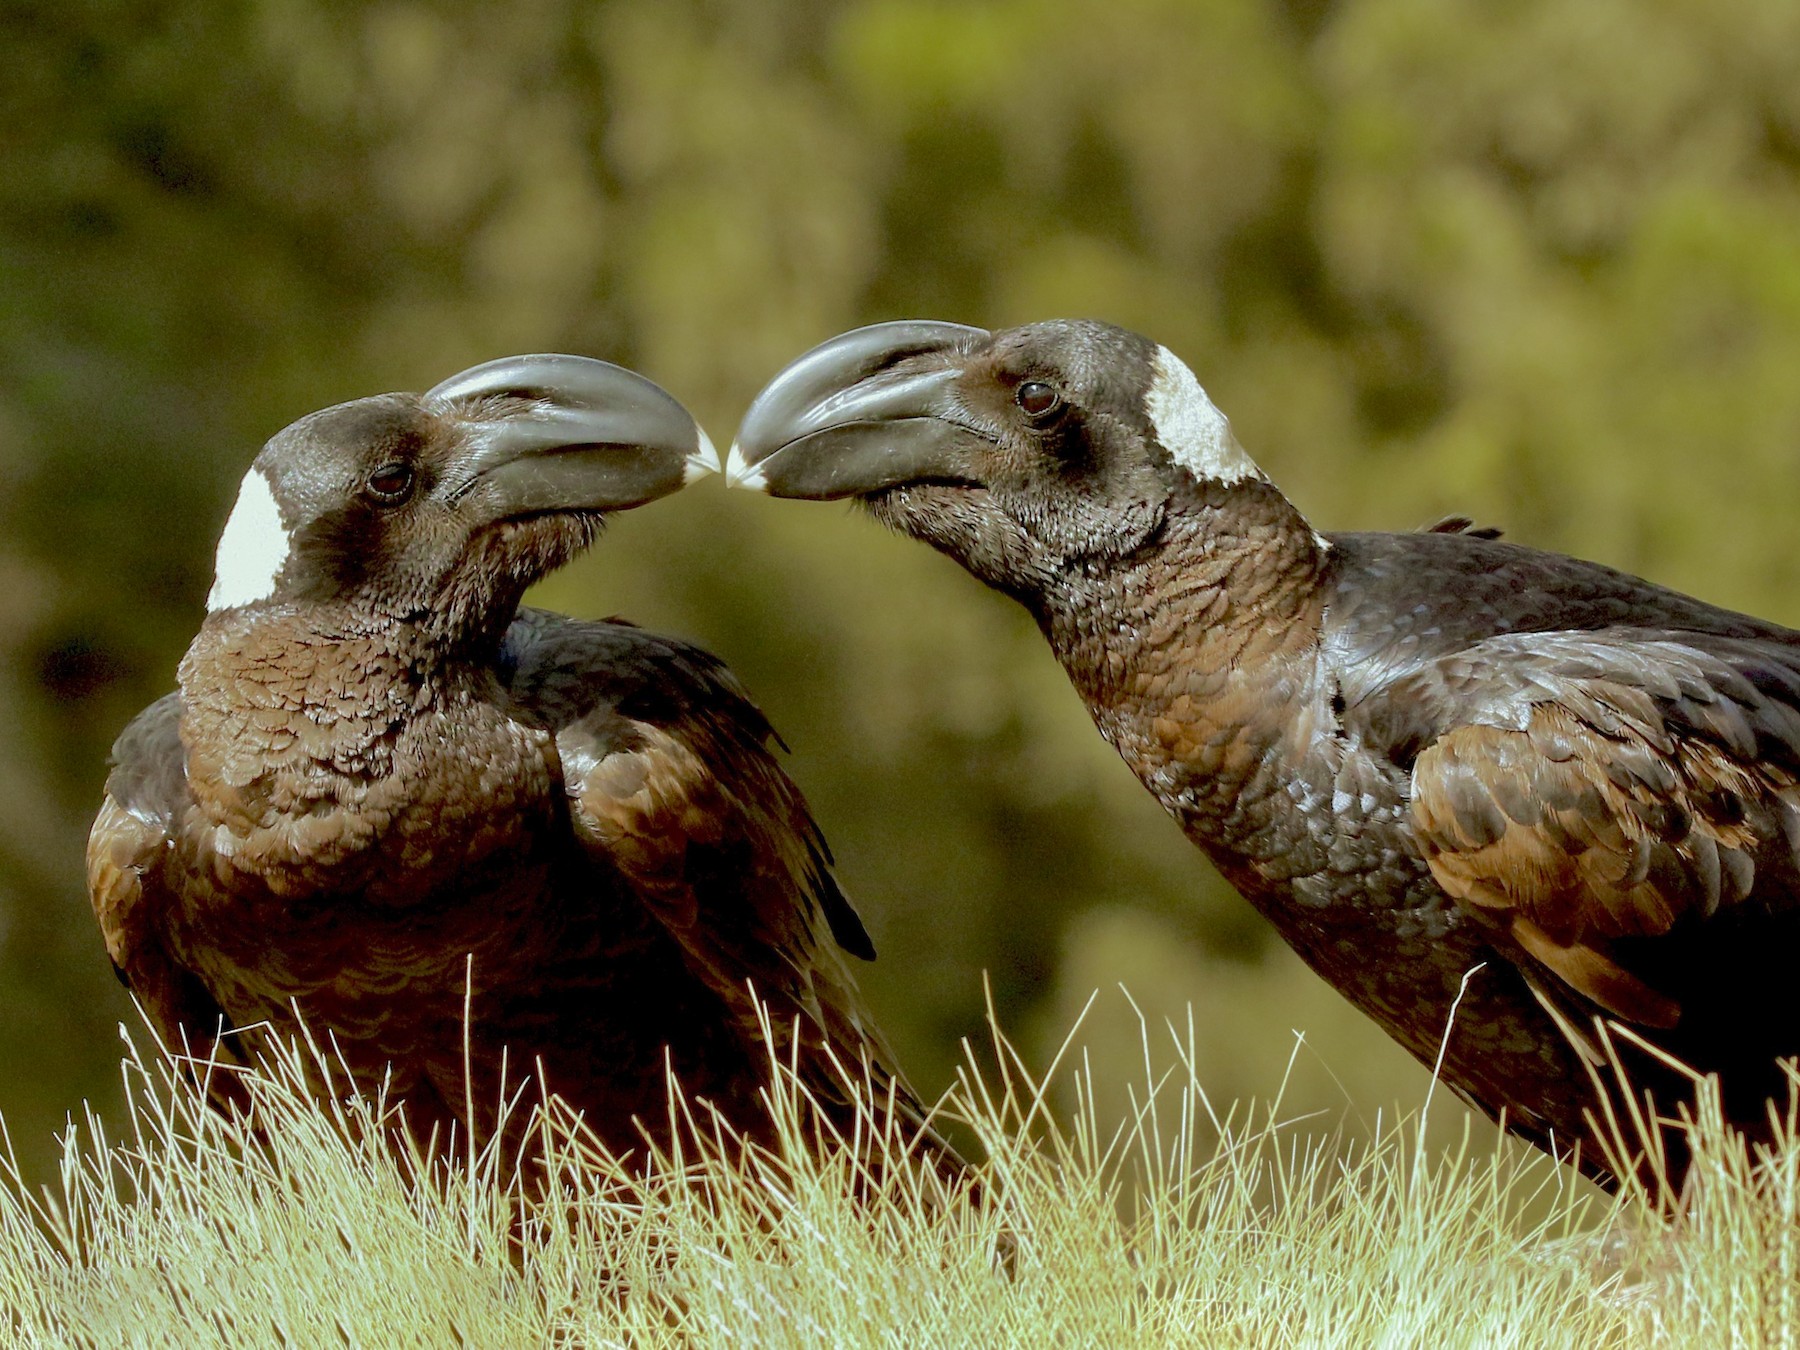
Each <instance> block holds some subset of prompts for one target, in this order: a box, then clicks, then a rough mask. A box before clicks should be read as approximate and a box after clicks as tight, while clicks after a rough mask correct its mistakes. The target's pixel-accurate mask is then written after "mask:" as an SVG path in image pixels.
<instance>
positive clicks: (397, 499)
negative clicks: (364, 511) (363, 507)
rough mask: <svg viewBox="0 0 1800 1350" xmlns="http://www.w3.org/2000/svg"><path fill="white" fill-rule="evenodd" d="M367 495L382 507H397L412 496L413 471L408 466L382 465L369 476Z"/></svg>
mask: <svg viewBox="0 0 1800 1350" xmlns="http://www.w3.org/2000/svg"><path fill="white" fill-rule="evenodd" d="M365 486H366V487H367V489H368V493H369V495H370V496H371V497H373V498H374V499H375V500H376V501H378V502H380V503H381V504H382V505H383V506H398V505H399V504H400V503H401V502H403V501H405V500H406V499H407V498H408V497H410V496H411V495H412V487H413V471H412V466H411V465H408V464H398V463H396V464H383V465H382V466H381V467H380V468H379V469H377V470H375V472H374V473H372V474H370V475H369V481H368V483H367V484H366V485H365Z"/></svg>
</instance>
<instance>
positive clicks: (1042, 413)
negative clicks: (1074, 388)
mask: <svg viewBox="0 0 1800 1350" xmlns="http://www.w3.org/2000/svg"><path fill="white" fill-rule="evenodd" d="M1013 402H1014V403H1017V404H1018V405H1019V411H1020V412H1022V413H1024V414H1025V415H1026V416H1027V417H1029V418H1030V419H1031V420H1032V421H1034V422H1041V421H1043V420H1044V419H1045V418H1047V417H1049V416H1050V415H1051V414H1052V413H1054V412H1055V411H1056V410H1057V409H1058V408H1060V407H1062V395H1061V394H1059V393H1057V392H1056V390H1054V389H1052V388H1051V387H1050V386H1049V385H1047V384H1045V383H1044V382H1043V381H1042V380H1027V381H1025V383H1024V384H1022V385H1020V386H1019V388H1018V390H1017V391H1016V392H1015V393H1014V394H1013Z"/></svg>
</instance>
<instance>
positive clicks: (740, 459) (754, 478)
mask: <svg viewBox="0 0 1800 1350" xmlns="http://www.w3.org/2000/svg"><path fill="white" fill-rule="evenodd" d="M725 485H726V486H727V487H739V488H749V489H750V490H751V491H752V492H761V491H763V490H764V489H765V488H767V487H768V482H767V480H765V479H764V478H763V471H762V465H760V464H752V463H750V462H749V461H748V460H746V459H745V458H744V451H743V448H742V447H741V446H739V445H738V443H737V442H736V441H733V442H732V443H731V453H730V454H729V455H727V456H726V457H725Z"/></svg>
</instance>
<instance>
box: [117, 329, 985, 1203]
mask: <svg viewBox="0 0 1800 1350" xmlns="http://www.w3.org/2000/svg"><path fill="white" fill-rule="evenodd" d="M715 467H716V455H715V454H714V453H713V450H712V447H711V445H710V444H709V443H708V442H707V441H706V438H705V436H704V434H703V433H702V432H701V430H700V428H699V427H698V426H697V425H696V423H695V422H694V420H693V418H692V417H691V416H690V415H689V414H688V413H687V411H686V410H685V409H684V408H683V407H682V406H681V405H680V404H679V403H677V402H676V401H675V400H674V399H673V398H671V397H669V395H667V394H666V393H664V392H663V391H662V390H661V389H659V388H658V387H657V386H655V385H654V384H652V383H651V382H650V381H648V380H646V379H644V378H643V377H641V376H639V375H636V374H634V373H632V372H630V371H627V370H624V369H622V368H620V367H618V366H614V365H610V364H607V363H605V362H602V361H595V360H590V359H587V358H583V357H574V356H556V355H541V356H520V357H511V358H507V359H503V360H499V361H493V362H489V363H487V364H485V365H481V366H477V367H475V368H474V369H472V370H468V371H465V372H463V373H462V374H460V375H456V376H454V377H452V378H451V379H449V380H447V381H445V382H444V383H442V384H440V385H438V386H437V387H436V388H434V389H432V390H430V391H429V392H428V393H425V394H423V395H415V394H386V395H381V396H378V397H373V398H365V399H360V400H357V401H355V402H351V403H345V404H341V405H339V406H337V407H333V408H328V409H325V410H324V411H321V412H317V413H313V414H312V415H310V416H308V417H304V418H302V419H300V420H299V421H298V422H295V423H294V424H293V425H291V426H289V427H288V428H287V429H286V430H284V431H282V432H281V433H280V434H278V435H277V436H275V437H274V439H272V440H271V441H270V442H269V443H268V444H267V446H266V447H264V449H263V450H262V452H261V454H260V455H258V456H257V458H256V460H255V462H254V464H253V465H252V467H251V469H250V471H249V472H248V473H247V475H246V476H245V478H244V480H243V486H242V489H241V491H240V493H239V495H238V499H237V505H236V507H235V508H234V509H233V511H232V513H231V517H230V520H229V522H228V523H227V525H226V526H225V530H224V534H223V537H222V539H221V541H220V545H219V550H218V568H217V579H216V581H215V583H214V586H213V589H212V593H211V596H210V599H209V603H208V611H209V612H208V613H207V616H206V619H205V622H204V623H203V624H202V626H201V629H200V632H199V635H198V636H197V637H196V638H195V639H194V641H193V644H192V646H190V647H189V649H188V651H187V654H186V656H185V657H184V658H183V660H182V662H181V665H180V672H179V686H180V687H179V689H178V690H177V691H176V692H174V693H171V694H169V695H167V696H166V697H164V698H162V699H160V700H159V701H157V702H156V703H154V704H152V705H151V706H150V707H149V708H148V709H146V710H145V711H144V712H143V713H142V714H140V715H139V716H138V718H137V719H136V720H135V721H133V722H132V723H131V724H130V725H129V726H128V727H127V728H126V730H125V731H124V733H123V734H122V735H121V736H120V738H119V740H118V743H117V746H116V747H115V750H114V767H113V769H112V773H111V776H110V778H109V780H108V782H107V789H106V797H105V801H104V804H103V805H102V806H101V808H100V812H99V816H98V819H97V820H96V821H95V823H94V827H93V832H92V835H91V837H90V841H89V846H88V879H89V888H90V892H91V896H92V899H93V904H94V910H95V913H96V915H97V916H98V918H99V921H100V927H101V929H102V931H103V933H104V935H105V939H106V946H107V950H108V952H109V953H110V954H111V957H112V960H113V963H114V965H115V966H116V968H117V969H118V971H119V974H120V976H121V978H122V979H123V980H124V981H125V982H126V984H127V985H128V986H129V988H130V989H131V991H132V992H133V994H134V995H135V996H136V998H137V999H138V1001H139V1002H140V1004H141V1005H142V1007H143V1009H144V1011H145V1012H146V1013H147V1014H148V1016H149V1018H150V1019H151V1021H152V1023H153V1025H154V1026H155V1027H156V1028H157V1030H158V1032H159V1033H160V1034H161V1035H162V1036H163V1037H164V1038H165V1039H166V1040H167V1041H169V1042H171V1043H173V1044H175V1045H177V1046H179V1045H181V1044H182V1043H183V1042H185V1043H186V1044H188V1045H189V1046H191V1047H192V1048H193V1049H194V1050H195V1051H196V1052H197V1053H200V1054H206V1053H212V1052H217V1053H220V1054H221V1055H224V1056H228V1057H229V1056H236V1057H239V1058H241V1059H246V1060H248V1059H252V1058H254V1056H255V1055H256V1054H257V1053H258V1052H259V1050H260V1048H261V1046H262V1044H263V1040H264V1038H265V1037H267V1036H268V1035H270V1034H271V1033H280V1032H288V1031H292V1029H293V1028H294V1027H295V1018H296V1015H298V1016H299V1017H300V1018H302V1019H304V1021H305V1023H306V1024H307V1025H308V1026H310V1027H311V1028H313V1029H315V1030H317V1031H319V1032H320V1033H328V1034H329V1036H330V1038H331V1040H332V1041H333V1042H334V1043H335V1047H336V1051H337V1053H338V1055H339V1056H341V1058H342V1060H343V1062H344V1064H345V1065H346V1066H347V1067H348V1068H349V1070H350V1071H351V1073H352V1075H353V1076H354V1078H355V1079H356V1081H357V1083H358V1084H359V1085H360V1086H361V1087H362V1088H364V1089H365V1090H367V1091H371V1092H373V1091H374V1090H376V1089H377V1088H378V1087H380V1086H381V1085H383V1084H385V1085H386V1089H387V1092H388V1094H389V1097H390V1099H395V1100H397V1101H399V1102H400V1103H402V1104H403V1107H404V1112H405V1119H406V1124H407V1127H408V1128H410V1129H411V1130H412V1131H413V1133H414V1135H415V1137H416V1138H418V1139H420V1140H427V1139H429V1138H431V1137H432V1135H433V1133H434V1132H436V1134H437V1136H438V1137H439V1138H440V1139H443V1138H445V1137H447V1132H448V1131H451V1130H452V1129H455V1128H456V1127H458V1126H461V1127H462V1128H463V1129H465V1130H469V1131H472V1132H473V1133H474V1134H475V1135H476V1136H478V1137H490V1136H491V1124H492V1120H493V1118H494V1115H495V1112H496V1109H497V1107H498V1104H499V1102H500V1101H501V1099H502V1098H503V1097H504V1096H506V1095H507V1094H509V1093H512V1092H515V1091H517V1090H518V1088H519V1086H520V1085H521V1084H523V1083H529V1082H530V1081H531V1080H533V1079H536V1078H538V1077H539V1076H540V1074H541V1078H542V1082H543V1084H544V1085H545V1086H547V1088H548V1090H549V1091H550V1092H551V1093H553V1094H555V1095H556V1097H558V1098H560V1099H561V1100H562V1102H563V1103H565V1104H566V1105H567V1106H568V1107H570V1108H572V1109H573V1110H574V1111H577V1112H579V1113H581V1115H582V1116H583V1117H584V1119H585V1121H586V1123H587V1125H588V1126H590V1127H591V1128H592V1129H593V1130H594V1131H595V1132H596V1133H597V1134H598V1135H599V1137H600V1138H601V1140H602V1141H603V1142H604V1143H605V1144H607V1145H608V1146H609V1147H611V1148H612V1149H613V1150H615V1151H618V1152H621V1153H623V1152H626V1151H629V1150H631V1149H633V1148H634V1147H638V1146H639V1145H641V1143H642V1142H643V1139H644V1138H645V1136H646V1134H647V1136H648V1137H649V1138H651V1139H655V1140H661V1141H663V1142H666V1134H667V1129H668V1126H669V1110H668V1097H667V1091H668V1080H667V1074H666V1073H665V1066H666V1068H667V1069H668V1071H670V1072H672V1073H673V1075H674V1076H675V1078H676V1079H678V1080H679V1082H680V1084H681V1086H682V1087H683V1088H684V1089H685V1090H686V1091H687V1092H688V1093H689V1094H690V1096H691V1097H693V1098H698V1099H703V1100H704V1101H706V1102H707V1103H709V1104H710V1105H711V1106H712V1107H714V1108H716V1109H717V1110H718V1111H719V1112H721V1113H722V1114H723V1115H724V1116H725V1117H726V1118H727V1120H728V1121H729V1122H730V1123H731V1124H732V1125H733V1126H735V1127H736V1128H737V1129H738V1130H740V1131H743V1132H745V1133H747V1134H749V1135H751V1136H752V1137H757V1136H758V1135H759V1134H760V1133H761V1132H762V1131H764V1130H766V1129H767V1128H768V1125H769V1119H770V1118H769V1114H768V1112H767V1110H766V1108H765V1105H764V1103H763V1102H762V1101H760V1100H759V1094H760V1093H762V1092H763V1091H764V1090H765V1089H766V1088H767V1087H768V1085H769V1083H770V1080H771V1078H772V1067H771V1066H772V1062H773V1061H774V1060H780V1061H782V1062H787V1061H789V1060H790V1058H793V1059H795V1060H797V1062H798V1064H799V1066H800V1074H801V1081H802V1082H803V1083H804V1084H805V1085H806V1087H807V1088H808V1089H809V1090H810V1092H811V1094H812V1095H813V1096H814V1097H815V1098H817V1099H818V1100H819V1101H820V1102H821V1103H823V1104H824V1106H825V1107H826V1108H827V1109H828V1111H844V1110H846V1109H847V1107H848V1102H849V1093H848V1092H847V1089H846V1082H845V1073H846V1072H847V1073H850V1074H854V1075H861V1074H865V1073H866V1074H867V1075H868V1080H869V1082H870V1083H871V1084H872V1085H873V1086H874V1087H875V1089H876V1090H877V1091H878V1092H892V1093H893V1094H894V1096H895V1097H896V1099H897V1101H898V1103H899V1105H900V1108H901V1111H902V1113H903V1115H904V1116H905V1117H907V1118H908V1119H910V1120H911V1121H912V1122H914V1123H916V1124H919V1125H922V1124H923V1120H924V1114H925V1113H924V1111H923V1109H922V1108H921V1107H920V1104H919V1102H918V1100H917V1099H916V1098H915V1097H914V1096H913V1095H912V1093H911V1091H910V1089H908V1088H907V1087H906V1085H905V1083H904V1081H903V1080H902V1079H901V1077H900V1075H899V1073H898V1070H897V1069H896V1068H895V1063H894V1059H893V1056H892V1054H891V1052H890V1051H889V1049H888V1048H887V1046H886V1045H885V1043H884V1042H883V1040H882V1038H881V1036H880V1033H879V1032H878V1031H877V1030H876V1028H875V1027H874V1025H873V1023H872V1021H871V1019H870V1017H869V1014H868V1011H867V1009H866V1007H865V1006H864V1004H863V1002H862V1000H861V998H860V996H859V994H858V992H857V988H856V983H855V980H854V978H853V976H852V975H851V972H850V969H849V966H848V963H847V960H846V956H847V955H848V956H855V957H859V958H863V959H869V958H872V957H873V956H874V949H873V947H872V946H871V944H870V942H869V938H868V935H867V933H866V932H865V931H864V928H863V925H862V923H861V921H860V920H859V919H858V917H857V914H856V911H855V910H854V909H853V908H852V907H851V905H850V902H849V901H848V899H847V898H846V897H845V895H844V893H843V891H842V890H840V889H839V887H838V884H837V882H836V880H835V879H834V878H833V875H832V870H831V858H830V854H829V852H828V850H827V848H826V845H825V841H824V839H823V838H822V837H821V835H820V832H819V829H818V826H817V825H816V824H815V823H814V821H813V818H812V816H811V814H810V813H809V811H808V808H807V805H806V802H805V800H804V799H803V798H802V796H801V794H800V791H799V789H798V788H797V787H796V786H795V785H794V784H793V782H792V781H790V780H789V778H788V777H787V775H786V774H785V773H784V772H783V771H782V770H781V768H780V767H779V766H778V765H777V763H776V761H775V759H774V757H773V754H772V751H771V748H770V746H771V742H772V741H775V740H776V739H777V738H776V737H775V736H774V733H773V731H772V730H771V728H770V726H769V724H768V722H767V721H766V720H765V719H764V717H763V715H762V713H761V712H760V711H759V710H758V709H757V708H756V706H755V705H754V704H753V703H752V702H751V701H750V699H749V698H748V696H747V695H746V694H745V692H744V691H743V689H742V688H741V687H740V686H739V685H738V683H737V681H736V680H735V679H734V678H733V676H732V675H731V673H730V672H729V671H728V670H727V669H726V668H725V667H724V666H723V665H722V664H721V663H720V662H719V661H718V660H717V659H716V658H714V657H713V656H711V655H709V654H708V653H706V652H705V651H702V650H700V649H699V648H697V647H695V646H692V645H690V644H688V643H686V642H682V641H679V640H677V639H674V638H669V637H660V636H656V635H654V634H651V633H647V632H644V631H643V630H641V629H638V628H636V627H634V626H632V625H630V624H626V623H623V622H617V621H614V622H603V623H602V622H582V621H577V620H574V619H569V618H566V617H563V616H560V615H556V614H550V613H545V612H541V611H537V610H532V609H523V610H522V609H521V608H520V601H521V597H522V596H523V594H524V592H525V589H526V587H527V586H529V585H530V584H531V583H532V582H534V581H536V580H538V579H539V578H540V577H542V576H544V575H545V574H546V573H548V572H550V571H551V570H552V569H554V568H556V567H559V566H561V565H562V564H563V563H565V562H566V561H568V560H569V559H570V558H572V557H573V556H574V555H575V554H576V553H578V552H579V551H580V550H582V549H583V548H585V547H586V546H587V545H588V544H589V543H590V542H591V541H592V540H593V539H594V537H595V536H596V534H597V533H598V532H599V530H600V528H601V524H602V522H603V519H604V517H605V515H606V513H608V512H611V511H617V510H623V509H625V508H628V507H632V506H636V505H639V504H641V503H644V502H648V501H651V500H653V499H655V498H657V497H660V496H663V495H664V494H666V493H669V492H672V491H674V490H676V489H677V488H679V487H681V486H682V484H683V482H684V480H686V479H688V478H691V477H694V476H698V475H699V474H701V473H704V472H707V471H710V470H711V469H713V468H715ZM752 990H754V998H753V997H752ZM758 1000H760V1001H761V1002H762V1003H763V1004H764V1005H765V1006H766V1009H767V1018H766V1026H767V1028H768V1031H769V1032H771V1033H772V1035H773V1044H771V1043H770V1042H769V1039H768V1037H767V1036H765V1032H764V1026H765V1023H764V1021H763V1020H762V1019H760V1018H759V1012H758V1006H757V1001H758ZM465 1011H466V1012H467V1014H468V1016H467V1017H465ZM470 1097H472V1098H473V1100H474V1102H475V1103H476V1104H477V1112H478V1115H479V1116H480V1117H481V1118H480V1119H478V1120H468V1119H467V1118H466V1109H465V1101H466V1100H467V1099H468V1098H470ZM926 1147H927V1150H928V1151H930V1152H934V1153H935V1155H936V1157H937V1158H938V1159H939V1161H941V1162H944V1163H946V1164H947V1165H949V1166H952V1167H953V1166H954V1165H955V1164H954V1161H953V1155H951V1154H950V1153H949V1152H948V1151H947V1150H946V1149H945V1148H944V1147H943V1146H942V1144H941V1142H939V1141H936V1140H935V1138H932V1139H929V1140H928V1143H927V1145H926Z"/></svg>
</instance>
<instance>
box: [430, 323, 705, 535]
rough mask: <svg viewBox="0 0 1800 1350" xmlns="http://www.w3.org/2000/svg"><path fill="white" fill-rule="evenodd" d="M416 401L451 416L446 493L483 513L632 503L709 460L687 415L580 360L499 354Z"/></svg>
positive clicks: (631, 377)
mask: <svg viewBox="0 0 1800 1350" xmlns="http://www.w3.org/2000/svg"><path fill="white" fill-rule="evenodd" d="M424 401H425V404H426V406H427V407H436V408H438V409H440V410H441V411H442V412H444V413H446V414H447V415H449V416H451V417H453V418H456V419H457V420H458V421H460V422H462V423H463V424H464V427H465V435H466V438H467V443H468V446H469V451H468V453H467V455H466V456H465V457H464V458H463V459H462V461H461V463H460V464H459V465H458V466H457V467H458V472H457V478H458V481H457V482H456V483H455V484H454V485H452V493H453V495H455V496H458V497H461V496H464V495H477V494H478V495H480V496H481V497H482V498H484V499H485V504H486V508H487V510H488V511H489V512H491V514H492V515H493V517H494V518H495V519H497V520H499V519H510V518H513V517H520V516H530V515H536V514H541V513H545V512H556V511H577V512H584V511H622V510H625V509H626V508H627V507H632V506H641V505H643V504H644V503H645V502H650V501H655V500H656V499H657V498H658V497H665V496H667V495H668V494H669V493H671V492H674V491H676V490H677V489H679V488H681V487H683V486H685V485H686V484H688V483H691V482H693V481H694V479H696V478H699V477H703V476H704V475H706V474H708V473H713V472H716V471H717V470H718V468H719V456H718V452H717V451H716V450H714V449H713V446H712V442H711V441H709V440H708V439H707V437H706V433H705V432H704V431H702V430H701V429H700V424H699V423H698V422H696V421H695V420H694V418H693V415H692V414H691V413H689V412H688V410H687V409H686V408H684V407H682V406H681V404H680V403H678V402H677V401H676V400H675V399H674V398H673V397H671V396H670V395H669V394H668V393H666V392H664V390H663V389H662V388H661V386H659V385H656V384H654V383H652V382H651V381H649V380H647V379H645V378H644V377H643V376H642V375H639V374H638V373H637V372H635V371H631V370H627V369H625V368H624V367H623V366H615V365H613V364H612V363H610V362H608V361H596V360H594V359H592V358H591V357H586V356H558V355H537V356H508V357H503V358H501V359H500V360H498V361H489V362H487V363H485V364H484V365H479V366H475V367H473V368H471V369H469V370H465V371H463V372H462V373H461V374H460V375H452V376H451V377H450V378H449V379H447V380H445V381H444V382H443V383H442V384H440V385H438V386H437V387H436V388H434V389H431V390H429V391H428V392H427V393H426V394H425V396H424Z"/></svg>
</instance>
